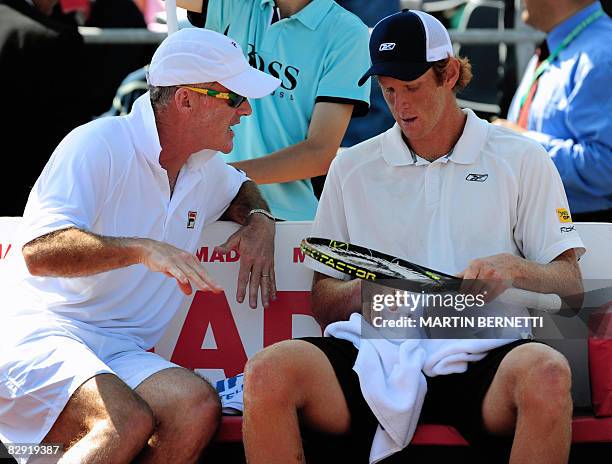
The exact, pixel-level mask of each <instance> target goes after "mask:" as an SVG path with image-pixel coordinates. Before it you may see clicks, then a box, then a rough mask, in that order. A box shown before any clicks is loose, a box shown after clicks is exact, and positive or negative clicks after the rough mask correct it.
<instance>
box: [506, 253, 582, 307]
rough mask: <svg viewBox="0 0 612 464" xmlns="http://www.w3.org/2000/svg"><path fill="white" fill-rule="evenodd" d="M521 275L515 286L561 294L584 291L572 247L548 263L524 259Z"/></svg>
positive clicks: (515, 281)
mask: <svg viewBox="0 0 612 464" xmlns="http://www.w3.org/2000/svg"><path fill="white" fill-rule="evenodd" d="M522 263H523V265H522V266H521V269H520V272H519V275H518V276H517V277H516V279H515V280H514V286H515V287H517V288H522V289H525V290H531V291H535V292H539V293H556V294H557V295H561V296H568V295H577V294H580V293H582V291H583V288H582V279H581V275H580V268H579V267H578V262H577V259H576V252H575V251H574V250H573V249H571V250H567V251H565V252H564V253H562V254H561V255H559V256H557V258H555V259H554V260H553V261H551V262H550V263H548V264H538V263H534V262H533V261H527V260H522Z"/></svg>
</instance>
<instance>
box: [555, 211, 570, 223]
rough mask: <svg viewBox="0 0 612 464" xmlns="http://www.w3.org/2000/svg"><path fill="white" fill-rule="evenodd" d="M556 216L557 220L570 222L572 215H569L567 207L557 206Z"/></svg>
mask: <svg viewBox="0 0 612 464" xmlns="http://www.w3.org/2000/svg"><path fill="white" fill-rule="evenodd" d="M557 216H558V218H559V222H572V216H570V213H569V211H568V210H567V208H557Z"/></svg>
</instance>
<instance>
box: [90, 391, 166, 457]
mask: <svg viewBox="0 0 612 464" xmlns="http://www.w3.org/2000/svg"><path fill="white" fill-rule="evenodd" d="M134 397H135V401H130V402H128V403H126V404H125V405H124V406H125V411H124V414H123V417H122V419H121V424H119V425H118V424H117V420H116V419H114V418H112V417H109V416H107V417H106V418H104V419H103V421H102V423H103V424H104V426H105V427H107V428H109V429H110V430H113V429H114V430H117V433H118V435H119V438H120V439H121V440H127V441H130V442H132V443H135V444H139V443H140V444H141V446H144V445H145V444H146V443H147V441H148V440H149V438H150V437H151V435H153V433H154V431H155V427H156V425H157V422H156V420H155V416H154V415H153V411H152V410H151V408H150V407H149V405H148V404H147V403H146V402H145V401H143V400H142V398H140V397H138V395H136V394H135V395H134Z"/></svg>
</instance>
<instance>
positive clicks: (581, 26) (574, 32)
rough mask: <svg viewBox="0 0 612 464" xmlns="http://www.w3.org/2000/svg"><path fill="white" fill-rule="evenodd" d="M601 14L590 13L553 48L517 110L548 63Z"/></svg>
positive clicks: (598, 11) (538, 69)
mask: <svg viewBox="0 0 612 464" xmlns="http://www.w3.org/2000/svg"><path fill="white" fill-rule="evenodd" d="M603 14H604V12H603V10H602V9H601V8H600V9H599V10H597V11H595V12H594V13H591V14H590V15H589V17H588V18H586V19H585V20H584V21H582V22H581V23H580V24H578V25H577V26H576V27H575V28H574V29H572V31H571V32H570V33H569V34H567V35H566V36H565V38H564V39H563V41H562V42H561V43H560V44H559V46H557V48H555V49H554V50H553V52H552V53H551V54H550V55H549V56H548V58H546V59H545V60H544V61H542V63H540V66H538V67H537V69H536V70H535V72H534V73H533V76H532V77H531V82H530V83H529V86H527V91H526V92H525V94H524V95H523V97H522V98H521V102H520V104H519V110H520V108H522V106H523V105H524V104H525V100H527V95H529V91H530V90H531V86H532V85H533V83H534V82H535V81H537V80H538V78H539V77H540V76H541V75H542V73H543V72H544V71H546V69H548V67H549V66H550V63H552V62H553V61H554V60H555V58H557V56H559V53H561V52H562V51H563V50H565V48H567V46H568V45H569V44H570V43H571V42H572V41H573V40H574V39H575V38H576V37H578V35H580V33H581V32H582V31H584V30H585V29H586V28H587V27H589V26H590V25H591V24H592V23H593V22H594V21H595V20H597V19H599V18H600V17H602V16H603Z"/></svg>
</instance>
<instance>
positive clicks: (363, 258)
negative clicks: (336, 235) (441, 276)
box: [316, 245, 435, 282]
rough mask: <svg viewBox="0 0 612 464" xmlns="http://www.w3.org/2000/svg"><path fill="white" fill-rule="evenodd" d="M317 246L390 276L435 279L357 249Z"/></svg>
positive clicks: (320, 249)
mask: <svg viewBox="0 0 612 464" xmlns="http://www.w3.org/2000/svg"><path fill="white" fill-rule="evenodd" d="M316 248H317V249H318V250H319V251H320V252H321V253H324V254H326V255H328V256H330V257H334V255H336V256H337V257H338V258H339V259H342V260H344V261H350V262H351V263H352V264H355V265H357V266H360V267H363V268H366V269H370V270H371V271H373V272H378V273H385V274H387V275H389V277H390V278H393V277H395V278H398V279H408V280H425V281H434V279H431V278H430V277H429V276H427V275H426V274H423V273H421V272H419V271H417V270H414V269H410V268H407V267H404V266H402V265H401V264H398V263H394V262H392V261H388V260H386V259H384V258H378V257H376V256H371V255H368V254H364V253H360V252H358V251H355V250H346V249H344V248H333V247H329V246H322V245H317V246H316ZM434 282H435V281H434Z"/></svg>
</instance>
